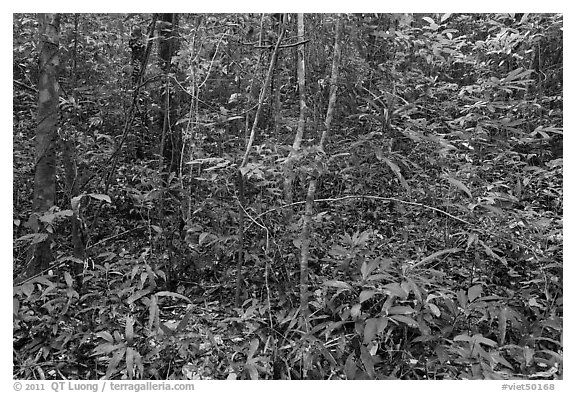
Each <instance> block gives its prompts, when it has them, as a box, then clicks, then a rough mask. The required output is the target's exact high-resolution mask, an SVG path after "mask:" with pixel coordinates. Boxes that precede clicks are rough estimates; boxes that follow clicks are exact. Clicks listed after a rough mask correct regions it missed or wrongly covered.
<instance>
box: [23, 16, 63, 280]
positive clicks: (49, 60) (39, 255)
mask: <svg viewBox="0 0 576 393" xmlns="http://www.w3.org/2000/svg"><path fill="white" fill-rule="evenodd" d="M38 19H39V25H40V62H39V72H38V74H39V78H40V80H39V83H38V118H37V122H38V123H37V128H36V162H35V164H36V167H35V175H34V200H33V203H32V211H33V213H32V217H31V224H32V229H33V230H34V232H36V233H42V232H43V233H47V234H48V235H50V233H49V232H48V231H46V228H45V226H44V225H43V224H42V223H41V221H40V220H39V218H40V217H41V216H42V215H43V214H45V213H46V212H48V211H49V209H50V208H51V207H53V206H54V204H55V200H56V142H57V137H58V133H57V128H58V99H59V93H60V87H59V85H58V66H59V56H58V51H59V44H60V37H59V35H60V15H59V14H39V15H38ZM50 241H51V239H50V236H48V238H47V239H45V240H44V241H42V242H40V243H37V244H36V245H35V247H34V250H33V251H34V252H33V259H32V261H31V263H30V264H29V265H28V269H27V273H28V275H29V276H30V275H34V274H37V273H39V272H40V271H42V270H45V269H47V268H48V266H49V264H50V262H51V261H52V252H51V248H50Z"/></svg>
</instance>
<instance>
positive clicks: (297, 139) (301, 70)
mask: <svg viewBox="0 0 576 393" xmlns="http://www.w3.org/2000/svg"><path fill="white" fill-rule="evenodd" d="M297 18H298V39H299V40H301V41H304V14H298V17H297ZM305 66H306V64H305V61H304V44H301V45H299V46H298V66H297V75H298V93H299V96H300V117H299V119H298V129H297V130H296V135H295V136H294V143H293V144H292V149H293V151H291V152H290V154H289V155H288V160H287V161H286V167H285V176H284V199H285V202H286V204H290V203H292V201H293V199H294V188H293V187H294V164H293V156H294V153H296V152H297V151H298V150H300V145H301V144H302V138H303V136H304V126H305V124H306V111H307V109H308V108H307V107H306V68H305ZM287 214H288V218H290V217H291V216H292V208H291V207H289V208H288V211H287Z"/></svg>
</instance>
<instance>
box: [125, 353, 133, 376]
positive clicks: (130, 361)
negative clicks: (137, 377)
mask: <svg viewBox="0 0 576 393" xmlns="http://www.w3.org/2000/svg"><path fill="white" fill-rule="evenodd" d="M126 371H128V379H134V349H132V348H130V347H128V348H126Z"/></svg>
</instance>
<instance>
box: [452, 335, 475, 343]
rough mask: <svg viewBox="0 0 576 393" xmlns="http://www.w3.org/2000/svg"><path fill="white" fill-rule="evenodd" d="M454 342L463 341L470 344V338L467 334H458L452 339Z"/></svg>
mask: <svg viewBox="0 0 576 393" xmlns="http://www.w3.org/2000/svg"><path fill="white" fill-rule="evenodd" d="M454 341H465V342H470V341H472V337H470V336H469V335H467V334H459V335H457V336H456V337H454Z"/></svg>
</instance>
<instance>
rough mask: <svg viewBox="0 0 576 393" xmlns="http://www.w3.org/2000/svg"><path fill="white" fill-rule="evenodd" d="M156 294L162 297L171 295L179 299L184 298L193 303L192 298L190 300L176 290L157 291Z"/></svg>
mask: <svg viewBox="0 0 576 393" xmlns="http://www.w3.org/2000/svg"><path fill="white" fill-rule="evenodd" d="M156 296H158V297H161V296H171V297H175V298H178V299H182V300H185V301H187V302H188V303H192V300H190V299H189V298H187V297H186V296H184V295H180V294H179V293H176V292H170V291H160V292H157V293H156Z"/></svg>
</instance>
